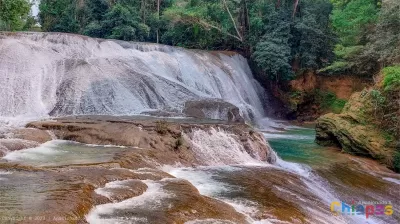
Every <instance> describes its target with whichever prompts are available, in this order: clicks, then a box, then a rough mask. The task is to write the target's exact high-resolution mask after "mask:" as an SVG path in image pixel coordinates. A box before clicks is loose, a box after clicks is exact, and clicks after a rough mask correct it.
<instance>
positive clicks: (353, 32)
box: [332, 0, 378, 46]
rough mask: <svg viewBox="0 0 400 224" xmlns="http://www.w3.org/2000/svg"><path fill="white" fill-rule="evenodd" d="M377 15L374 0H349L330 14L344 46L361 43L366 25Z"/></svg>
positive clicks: (364, 36) (365, 33)
mask: <svg viewBox="0 0 400 224" xmlns="http://www.w3.org/2000/svg"><path fill="white" fill-rule="evenodd" d="M377 15H378V8H377V4H376V0H351V1H349V2H348V3H347V4H343V5H339V6H338V7H337V8H336V9H335V10H334V11H333V14H332V25H333V27H334V28H335V30H336V32H337V33H338V34H339V37H340V40H341V43H342V44H343V45H344V46H355V45H359V44H363V42H364V41H365V39H366V35H367V34H368V33H367V31H368V26H369V25H370V24H373V23H374V22H375V21H376V19H377Z"/></svg>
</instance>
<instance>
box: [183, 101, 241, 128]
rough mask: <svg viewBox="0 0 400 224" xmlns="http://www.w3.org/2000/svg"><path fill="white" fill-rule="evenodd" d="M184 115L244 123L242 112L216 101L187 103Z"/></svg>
mask: <svg viewBox="0 0 400 224" xmlns="http://www.w3.org/2000/svg"><path fill="white" fill-rule="evenodd" d="M183 113H184V114H186V115H187V116H189V117H194V118H200V119H222V120H225V121H231V122H240V123H243V122H244V118H243V117H242V115H241V114H240V110H239V108H238V107H236V106H235V105H233V104H231V103H228V102H225V101H221V100H215V99H207V100H195V101H187V102H186V103H185V108H184V110H183Z"/></svg>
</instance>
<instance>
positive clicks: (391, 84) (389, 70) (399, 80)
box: [383, 65, 400, 91]
mask: <svg viewBox="0 0 400 224" xmlns="http://www.w3.org/2000/svg"><path fill="white" fill-rule="evenodd" d="M383 74H384V76H385V77H384V79H383V87H384V88H385V91H389V90H395V89H397V90H399V89H400V65H396V66H392V67H386V68H384V69H383Z"/></svg>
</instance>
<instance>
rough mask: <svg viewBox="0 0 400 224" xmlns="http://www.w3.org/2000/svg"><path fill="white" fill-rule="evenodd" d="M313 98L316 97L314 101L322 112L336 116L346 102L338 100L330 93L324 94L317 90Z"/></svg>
mask: <svg viewBox="0 0 400 224" xmlns="http://www.w3.org/2000/svg"><path fill="white" fill-rule="evenodd" d="M315 96H316V101H317V102H319V104H320V106H321V108H322V109H323V110H330V111H332V112H333V113H336V114H339V113H341V112H342V110H343V108H344V106H345V104H346V102H347V101H346V100H343V99H338V98H337V97H336V95H335V93H332V92H324V91H320V90H317V91H316V93H315Z"/></svg>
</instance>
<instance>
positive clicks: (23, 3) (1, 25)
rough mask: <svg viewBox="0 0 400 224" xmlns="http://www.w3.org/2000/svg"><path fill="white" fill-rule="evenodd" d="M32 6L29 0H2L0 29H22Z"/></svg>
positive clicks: (0, 1)
mask: <svg viewBox="0 0 400 224" xmlns="http://www.w3.org/2000/svg"><path fill="white" fill-rule="evenodd" d="M30 8H31V3H30V2H29V1H28V0H0V30H6V31H19V30H22V29H23V28H24V26H25V23H26V20H27V18H28V15H29V12H30Z"/></svg>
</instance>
